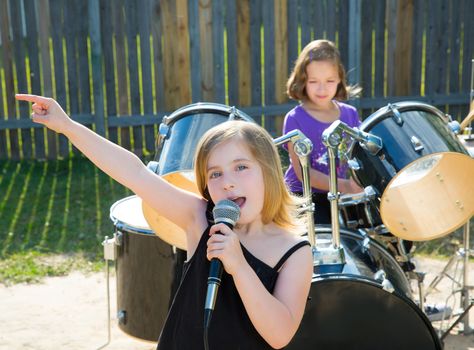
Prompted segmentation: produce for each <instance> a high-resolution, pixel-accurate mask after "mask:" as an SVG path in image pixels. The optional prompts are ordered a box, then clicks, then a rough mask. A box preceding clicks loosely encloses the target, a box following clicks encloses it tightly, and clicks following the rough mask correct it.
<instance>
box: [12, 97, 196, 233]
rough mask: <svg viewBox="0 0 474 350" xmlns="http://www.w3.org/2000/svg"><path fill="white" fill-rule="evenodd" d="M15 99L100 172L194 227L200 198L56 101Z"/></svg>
mask: <svg viewBox="0 0 474 350" xmlns="http://www.w3.org/2000/svg"><path fill="white" fill-rule="evenodd" d="M16 99H18V100H21V101H28V102H32V103H33V105H32V109H33V114H32V119H33V121H34V122H36V123H40V124H43V125H45V126H46V127H48V128H49V129H51V130H54V131H56V132H58V133H62V134H64V135H65V136H66V137H67V138H68V139H69V140H70V141H71V143H72V144H73V145H74V146H75V147H77V148H78V149H79V150H80V151H81V152H82V153H83V154H84V155H85V156H86V157H87V158H89V159H90V160H91V161H92V162H93V163H94V164H95V165H96V166H97V167H98V168H99V169H101V170H102V171H104V172H105V173H106V174H108V175H109V176H111V177H112V178H114V179H115V180H116V181H118V182H120V183H121V184H122V185H124V186H126V187H128V188H129V189H131V190H132V191H133V192H134V193H136V194H137V195H138V196H140V197H141V198H142V199H143V200H144V201H146V202H147V203H148V204H149V205H150V206H151V207H153V208H154V209H155V210H156V211H157V212H158V213H160V214H161V215H163V216H165V217H167V218H168V219H169V220H171V221H172V222H174V223H176V224H177V225H178V226H180V227H181V228H183V229H185V230H188V229H189V227H190V225H192V224H193V222H192V220H193V218H195V216H194V215H195V214H196V213H197V212H199V210H198V209H199V208H200V207H201V206H202V203H201V202H202V201H203V200H202V199H200V198H199V197H198V196H196V195H194V194H191V193H190V192H186V191H183V190H180V189H179V188H177V187H175V186H172V185H170V184H169V183H168V182H166V181H165V180H163V179H162V178H161V177H159V176H158V175H156V174H154V173H153V172H151V171H150V170H148V169H147V167H146V166H145V165H144V164H143V163H142V161H141V160H140V159H139V158H138V157H137V156H136V155H135V154H133V153H132V152H129V151H127V150H126V149H124V148H122V147H120V146H118V145H116V144H114V143H113V142H110V141H109V140H107V139H105V138H103V137H101V136H100V135H98V134H96V133H94V132H93V131H92V130H90V129H88V128H86V127H85V126H83V125H81V124H79V123H77V122H75V121H73V120H72V119H71V118H69V116H68V115H67V114H66V113H65V112H64V110H63V109H62V108H61V106H60V105H59V104H58V103H57V102H56V101H55V100H54V99H52V98H46V97H42V96H35V95H25V94H17V95H16ZM176 208H179V210H176Z"/></svg>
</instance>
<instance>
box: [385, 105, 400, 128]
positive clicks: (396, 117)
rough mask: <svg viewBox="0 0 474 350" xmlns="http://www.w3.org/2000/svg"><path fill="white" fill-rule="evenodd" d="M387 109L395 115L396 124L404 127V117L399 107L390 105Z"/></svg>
mask: <svg viewBox="0 0 474 350" xmlns="http://www.w3.org/2000/svg"><path fill="white" fill-rule="evenodd" d="M387 108H388V109H389V110H390V111H391V112H392V113H393V115H392V118H393V120H394V121H395V123H397V125H399V126H402V125H403V119H402V115H401V114H400V112H399V111H398V109H397V107H395V106H394V105H392V104H390V103H389V104H388V106H387Z"/></svg>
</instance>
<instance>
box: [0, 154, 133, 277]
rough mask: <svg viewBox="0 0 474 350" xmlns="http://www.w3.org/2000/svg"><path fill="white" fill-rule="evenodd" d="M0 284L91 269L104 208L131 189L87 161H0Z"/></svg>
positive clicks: (105, 229)
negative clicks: (78, 269)
mask: <svg viewBox="0 0 474 350" xmlns="http://www.w3.org/2000/svg"><path fill="white" fill-rule="evenodd" d="M0 193H1V195H0V223H1V226H0V283H14V282H31V281H35V280H37V279H39V278H41V277H42V276H55V275H63V274H65V273H67V272H68V271H70V270H71V269H77V268H80V269H82V268H85V269H90V268H93V269H97V268H99V267H100V266H101V263H102V261H103V247H102V245H101V243H102V241H103V240H104V236H106V235H108V236H112V234H113V231H114V226H113V224H112V221H111V220H110V219H109V210H110V206H111V205H112V204H113V203H115V202H116V201H117V200H119V199H121V198H123V197H126V196H129V195H131V192H130V191H129V190H128V189H126V188H125V187H123V186H122V185H120V184H118V183H117V182H115V181H114V180H112V179H111V178H110V177H108V176H107V175H105V174H104V173H102V172H101V171H100V170H98V169H97V168H96V167H95V166H94V165H93V164H92V163H91V162H89V161H88V160H87V159H84V158H81V157H76V158H71V159H66V160H56V161H44V162H38V161H27V160H25V161H11V160H5V161H0Z"/></svg>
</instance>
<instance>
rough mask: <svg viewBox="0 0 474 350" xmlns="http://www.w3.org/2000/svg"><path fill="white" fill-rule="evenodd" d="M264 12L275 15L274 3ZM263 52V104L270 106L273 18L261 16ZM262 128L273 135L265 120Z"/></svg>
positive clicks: (273, 56)
mask: <svg viewBox="0 0 474 350" xmlns="http://www.w3.org/2000/svg"><path fill="white" fill-rule="evenodd" d="M266 5H267V6H266V8H265V11H268V12H267V13H271V14H274V13H275V8H274V6H275V2H274V1H270V2H267V3H266ZM263 36H264V39H263V50H264V58H265V61H264V65H263V70H264V77H265V80H264V89H265V90H264V99H265V100H264V104H266V105H272V104H274V103H275V22H274V16H272V15H270V16H268V15H267V14H265V15H264V16H263ZM264 127H265V128H267V130H269V131H270V133H273V132H274V130H272V129H273V125H268V124H267V123H266V120H265V124H264Z"/></svg>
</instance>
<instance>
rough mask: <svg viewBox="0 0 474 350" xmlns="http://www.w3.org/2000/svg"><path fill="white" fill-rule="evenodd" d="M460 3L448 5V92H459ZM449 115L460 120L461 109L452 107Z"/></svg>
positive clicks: (457, 0)
mask: <svg viewBox="0 0 474 350" xmlns="http://www.w3.org/2000/svg"><path fill="white" fill-rule="evenodd" d="M459 6H460V1H459V0H456V1H451V2H450V3H449V5H448V12H447V15H448V16H449V18H450V21H449V24H448V26H449V27H448V38H450V40H449V58H448V74H449V79H448V80H449V86H448V91H449V92H452V91H459V88H460V80H459V66H460V63H461V62H460V51H461V43H460V39H459V38H458V37H456V35H457V34H458V33H460V32H461V13H460V11H459ZM449 113H450V114H451V115H452V116H453V117H454V118H455V119H460V118H459V108H457V106H450V107H449Z"/></svg>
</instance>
